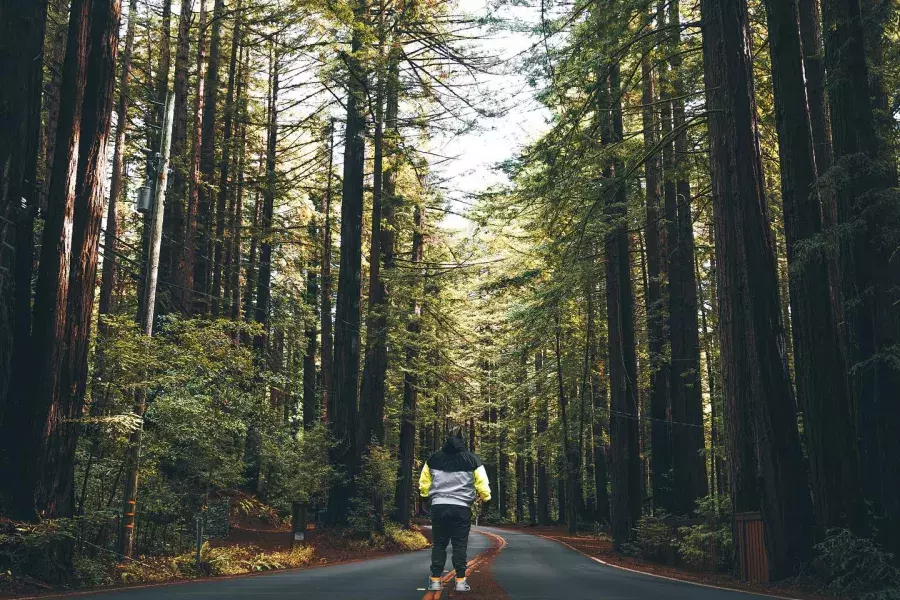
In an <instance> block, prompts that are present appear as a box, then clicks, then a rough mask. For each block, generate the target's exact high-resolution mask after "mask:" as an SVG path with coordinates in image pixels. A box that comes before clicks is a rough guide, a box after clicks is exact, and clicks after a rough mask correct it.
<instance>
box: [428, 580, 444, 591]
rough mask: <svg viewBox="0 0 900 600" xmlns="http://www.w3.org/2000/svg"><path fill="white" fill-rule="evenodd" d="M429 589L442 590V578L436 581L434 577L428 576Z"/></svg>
mask: <svg viewBox="0 0 900 600" xmlns="http://www.w3.org/2000/svg"><path fill="white" fill-rule="evenodd" d="M427 589H428V591H429V592H440V591H441V589H442V588H441V580H440V579H438V580H437V581H435V580H434V579H431V578H430V577H429V578H428V588H427Z"/></svg>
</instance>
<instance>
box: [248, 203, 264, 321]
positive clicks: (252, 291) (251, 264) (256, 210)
mask: <svg viewBox="0 0 900 600" xmlns="http://www.w3.org/2000/svg"><path fill="white" fill-rule="evenodd" d="M261 212H262V202H260V194H259V191H258V190H257V192H256V195H255V198H254V200H253V223H252V227H251V229H250V248H249V250H248V251H247V276H246V279H247V282H246V285H247V287H246V290H245V292H244V315H245V316H246V319H247V321H250V320H251V319H253V318H255V315H256V309H255V306H256V301H255V298H256V282H257V280H258V274H257V255H258V252H257V246H258V245H259V244H258V240H259V219H260V214H261Z"/></svg>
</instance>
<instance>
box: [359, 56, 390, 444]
mask: <svg viewBox="0 0 900 600" xmlns="http://www.w3.org/2000/svg"><path fill="white" fill-rule="evenodd" d="M381 79H382V80H381V81H379V82H378V91H377V92H376V98H375V123H374V126H375V135H374V140H373V163H374V172H373V186H372V223H371V226H372V233H371V245H370V248H369V307H368V312H367V316H366V317H367V324H366V353H365V357H366V358H365V361H364V362H363V372H362V388H361V390H360V398H359V437H358V439H357V445H358V448H357V452H358V453H360V454H361V453H362V452H364V450H365V447H366V446H367V445H368V444H369V443H370V442H371V441H372V439H373V438H374V439H375V440H378V443H381V444H383V443H384V401H385V384H386V379H387V366H388V364H387V361H388V357H387V338H388V315H387V311H388V310H389V297H388V289H387V285H386V283H385V272H386V271H387V269H390V268H393V262H394V256H393V255H394V234H393V229H392V227H391V225H392V223H389V220H390V221H393V207H392V206H388V205H389V204H391V203H392V202H393V199H392V198H389V197H386V192H387V190H386V188H387V187H391V188H393V187H395V182H396V174H395V173H391V174H388V173H386V172H385V170H384V155H385V151H386V148H385V139H384V138H385V135H384V130H385V122H384V118H385V111H384V102H385V99H388V100H387V102H388V103H389V106H388V110H387V113H388V114H387V119H388V120H389V121H391V122H389V123H388V124H387V129H388V130H389V132H390V133H389V135H390V134H392V133H394V132H393V129H394V128H395V127H396V113H397V108H396V106H397V104H396V99H397V91H396V84H395V83H394V80H395V75H394V66H393V64H392V65H391V67H390V68H389V69H388V72H387V73H384V74H383V76H382V77H381ZM391 113H392V114H393V116H392V114H391ZM388 152H389V150H388ZM389 160H390V157H389ZM389 176H390V177H391V179H392V181H391V183H390V184H388V183H387V181H386V180H387V178H388V177H389ZM393 191H394V190H393V189H392V190H391V193H392V194H393ZM389 217H390V219H389Z"/></svg>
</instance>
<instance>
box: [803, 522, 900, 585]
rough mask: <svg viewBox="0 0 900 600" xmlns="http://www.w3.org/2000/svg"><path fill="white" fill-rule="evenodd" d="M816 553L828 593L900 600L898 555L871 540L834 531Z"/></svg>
mask: <svg viewBox="0 0 900 600" xmlns="http://www.w3.org/2000/svg"><path fill="white" fill-rule="evenodd" d="M816 551H817V552H818V553H819V556H818V558H817V561H816V563H817V567H818V571H819V573H820V575H821V577H822V578H823V579H824V580H825V584H826V589H827V590H828V591H830V592H833V593H835V594H839V595H852V596H853V597H856V598H861V599H863V600H895V599H896V598H900V569H898V568H897V567H896V566H895V564H894V555H893V554H891V553H890V552H885V551H884V550H882V549H881V548H880V547H879V546H878V544H876V543H875V542H874V541H872V540H871V539H867V538H861V537H857V536H856V535H854V534H853V533H852V532H851V531H848V530H846V529H831V530H829V531H828V534H827V536H826V537H825V540H824V541H823V542H821V543H819V544H818V545H816Z"/></svg>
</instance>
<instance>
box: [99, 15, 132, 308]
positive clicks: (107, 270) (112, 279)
mask: <svg viewBox="0 0 900 600" xmlns="http://www.w3.org/2000/svg"><path fill="white" fill-rule="evenodd" d="M136 13H137V0H130V2H129V4H128V30H127V32H126V34H125V55H124V56H123V58H122V77H121V79H120V81H119V101H118V104H117V105H116V119H117V122H116V147H115V150H114V151H113V171H112V179H111V180H110V186H109V206H108V208H107V211H106V233H105V235H104V238H103V276H102V279H101V283H100V304H99V311H100V314H101V315H105V314H109V313H110V312H112V311H113V310H114V309H115V300H116V299H115V290H116V276H117V272H116V270H117V264H116V263H117V257H116V251H117V246H118V237H119V198H120V197H121V196H122V195H123V190H124V179H125V177H124V175H125V136H126V134H127V133H128V108H129V105H130V102H129V101H130V98H131V96H130V94H131V91H130V90H131V54H132V51H133V48H134V28H135V20H136V18H137V14H136ZM101 325H102V324H101Z"/></svg>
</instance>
